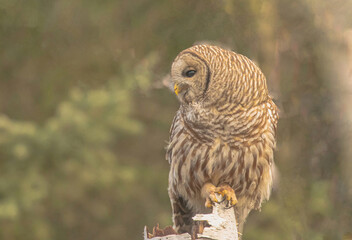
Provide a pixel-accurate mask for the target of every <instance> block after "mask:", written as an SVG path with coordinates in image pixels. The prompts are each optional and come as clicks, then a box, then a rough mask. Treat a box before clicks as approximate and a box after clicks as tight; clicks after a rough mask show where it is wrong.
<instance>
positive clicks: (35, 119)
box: [0, 0, 352, 240]
mask: <svg viewBox="0 0 352 240" xmlns="http://www.w3.org/2000/svg"><path fill="white" fill-rule="evenodd" d="M351 8H352V2H351V1H345V0H333V1H318V0H315V1H308V0H296V1H289V0H266V1H260V0H221V1H220V0H206V1H195V0H191V1H189V0H188V1H186V0H171V1H162V0H154V1H148V0H133V1H121V0H119V1H113V0H105V1H96V0H89V1H83V0H77V1H69V0H56V1H47V0H0V47H1V54H0V68H1V69H0V239H6V240H7V239H9V240H10V239H26V240H27V239H28V240H31V239H33V240H46V239H65V240H70V239H86V240H89V239H92V240H93V239H94V240H96V239H106V240H107V239H111V240H113V239H114V240H115V239H141V238H142V231H143V226H144V225H148V226H152V225H154V224H155V223H157V222H159V223H160V225H161V226H165V225H169V224H171V207H170V206H169V205H170V204H169V199H168V196H167V177H168V163H167V162H166V161H165V157H164V154H165V151H164V147H165V145H166V143H165V142H166V141H167V139H168V130H169V126H170V124H171V121H172V118H173V115H174V113H175V111H176V110H177V107H178V102H177V100H176V98H175V96H174V95H173V94H172V93H171V92H170V91H168V90H167V89H166V88H161V86H162V79H163V78H164V76H165V75H166V74H167V73H168V71H169V68H170V65H171V62H172V60H173V58H174V57H175V56H176V54H177V53H178V52H179V51H181V50H183V49H185V48H187V47H189V46H191V45H192V44H193V43H194V42H197V41H210V42H215V43H219V44H224V45H225V46H228V47H230V48H232V49H234V50H235V51H236V52H239V53H242V54H244V55H246V56H248V57H250V58H251V59H253V60H254V61H256V62H257V63H258V65H259V66H260V67H261V69H262V70H263V72H264V73H265V75H266V76H267V79H268V85H269V87H270V89H271V92H272V95H273V96H274V98H276V99H277V102H278V105H279V107H280V109H281V121H280V123H279V132H278V151H277V153H276V157H275V159H276V162H277V165H278V169H279V172H280V176H279V181H278V182H279V184H278V186H276V187H275V190H274V192H273V195H272V198H271V200H270V201H269V202H268V203H265V204H264V206H263V209H262V211H261V212H253V213H252V214H251V216H250V217H249V219H248V221H247V225H246V227H245V236H246V239H247V240H255V239H261V240H266V239H268V240H282V239H294V240H296V239H297V240H298V239H309V240H323V239H342V238H343V236H344V234H347V233H348V232H351V231H352V230H351V226H352V190H351V189H352V181H351V179H350V172H351V171H352V165H351V164H350V159H351V157H352V153H351V150H350V148H351V145H352V141H351V132H352V131H351V130H352V128H351V126H350V125H351V124H350V122H351V121H352V117H351V116H352V113H351V110H349V108H350V106H349V105H348V104H346V102H348V96H349V95H350V92H351V90H352V89H351V85H348V84H346V81H347V80H346V79H345V77H346V76H349V80H351V79H350V75H348V74H346V75H344V72H347V71H348V70H346V69H345V68H348V69H350V66H351V59H352V57H351V56H352V52H351V49H352V48H351V46H352V45H351V41H352V38H351V37H348V36H351V34H349V32H348V31H347V30H348V29H349V28H351V27H352V15H351V14H350V9H351ZM349 41H350V42H349ZM349 46H350V47H349ZM348 57H350V58H348ZM346 66H347V67H346ZM349 71H351V70H349ZM347 82H348V81H347ZM346 86H349V87H350V89H347V88H346ZM346 236H347V235H346Z"/></svg>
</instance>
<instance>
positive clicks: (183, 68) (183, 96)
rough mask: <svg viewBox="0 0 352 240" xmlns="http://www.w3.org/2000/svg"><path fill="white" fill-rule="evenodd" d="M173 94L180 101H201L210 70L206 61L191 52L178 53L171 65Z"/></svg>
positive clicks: (186, 102) (207, 83)
mask: <svg viewBox="0 0 352 240" xmlns="http://www.w3.org/2000/svg"><path fill="white" fill-rule="evenodd" d="M171 77H172V82H173V84H174V91H175V94H176V95H177V96H178V98H179V100H180V101H181V103H185V104H189V103H192V102H197V101H201V100H202V99H203V97H204V94H205V92H206V90H207V88H208V86H209V81H210V71H209V67H208V65H207V64H206V62H205V61H204V60H203V59H202V58H201V57H200V56H198V55H196V54H194V53H192V52H184V53H183V54H182V55H179V56H178V57H177V58H176V59H175V61H174V63H173V64H172V67H171Z"/></svg>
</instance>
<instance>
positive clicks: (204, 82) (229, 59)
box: [171, 44, 268, 108]
mask: <svg viewBox="0 0 352 240" xmlns="http://www.w3.org/2000/svg"><path fill="white" fill-rule="evenodd" d="M171 78H172V83H173V85H174V91H175V93H176V95H177V96H178V98H179V100H180V102H181V104H183V105H190V104H193V103H197V104H201V105H202V106H203V107H215V108H221V107H222V106H223V105H224V104H226V105H241V106H242V107H245V108H249V107H251V106H253V105H257V104H260V103H261V102H264V101H266V100H267V98H268V90H267V86H266V80H265V77H264V75H263V73H262V72H261V71H260V69H259V68H258V67H257V66H256V65H255V64H254V63H253V62H252V61H251V60H250V59H248V58H246V57H245V56H242V55H240V54H236V53H234V52H232V51H230V50H226V49H223V48H220V47H217V46H211V45H205V44H202V45H195V46H193V47H190V48H188V49H185V50H183V51H182V52H181V53H180V54H179V55H178V56H177V57H176V59H175V60H174V62H173V64H172V67H171Z"/></svg>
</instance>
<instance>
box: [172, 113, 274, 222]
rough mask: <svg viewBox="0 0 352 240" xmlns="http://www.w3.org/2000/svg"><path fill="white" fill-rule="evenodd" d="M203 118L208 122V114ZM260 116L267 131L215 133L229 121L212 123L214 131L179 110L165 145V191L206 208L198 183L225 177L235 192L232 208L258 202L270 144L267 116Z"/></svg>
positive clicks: (267, 185)
mask: <svg viewBox="0 0 352 240" xmlns="http://www.w3.org/2000/svg"><path fill="white" fill-rule="evenodd" d="M188 117H190V116H188ZM191 117H193V118H194V117H195V116H191ZM206 122H207V123H208V124H211V121H210V120H208V121H206ZM265 122H266V124H269V125H268V126H267V127H266V129H267V130H266V131H263V132H260V133H257V134H256V136H255V137H248V138H244V137H243V136H241V135H240V134H237V135H236V134H235V135H231V134H230V135H229V134H226V135H222V134H220V133H221V128H224V127H228V128H229V127H231V126H229V124H227V125H226V124H224V123H216V125H217V126H219V129H220V130H219V133H218V132H217V131H216V130H214V128H212V129H210V127H206V128H201V127H200V126H199V121H198V123H197V124H198V126H194V125H191V124H192V123H190V122H188V121H187V116H185V115H183V113H182V111H179V112H178V113H177V114H176V116H175V118H174V122H173V125H172V128H171V137H170V142H169V145H168V148H167V159H168V160H169V162H170V163H171V169H170V175H169V191H171V192H174V193H175V194H177V195H180V196H182V197H183V198H184V199H187V205H188V207H190V208H191V209H193V210H194V211H195V212H208V211H209V209H206V208H205V207H204V199H202V198H201V196H200V191H201V188H202V186H203V185H204V184H205V183H207V182H211V183H212V184H214V185H215V186H217V185H219V184H224V183H226V184H228V185H230V186H231V187H232V188H233V189H234V190H235V193H236V196H237V198H238V204H237V205H236V206H235V210H236V208H237V209H253V208H260V205H261V202H262V201H263V200H264V199H268V198H269V196H270V190H271V185H272V173H271V168H272V164H273V148H274V144H275V141H274V134H273V129H271V128H270V121H266V120H265ZM190 125H191V126H190ZM221 125H222V126H221ZM246 127H248V126H246ZM200 131H202V132H200ZM247 136H248V133H247ZM242 215H243V214H242Z"/></svg>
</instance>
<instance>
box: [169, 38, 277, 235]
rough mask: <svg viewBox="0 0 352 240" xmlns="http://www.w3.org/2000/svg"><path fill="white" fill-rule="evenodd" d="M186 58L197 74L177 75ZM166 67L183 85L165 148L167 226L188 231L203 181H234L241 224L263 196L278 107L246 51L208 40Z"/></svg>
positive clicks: (199, 209)
mask: <svg viewBox="0 0 352 240" xmlns="http://www.w3.org/2000/svg"><path fill="white" fill-rule="evenodd" d="M192 64H193V65H192ZM186 65H187V66H188V65H191V66H195V68H198V69H200V70H199V72H200V73H199V78H197V79H194V80H192V82H191V81H190V80H188V79H186V80H184V79H182V78H181V73H178V72H182V71H184V70H183V68H184V67H185V66H186ZM204 65H206V66H204ZM202 69H203V70H202ZM171 74H172V77H173V79H174V81H175V82H176V83H178V84H188V85H187V86H188V87H189V88H188V89H187V91H186V93H185V94H183V95H182V96H179V98H180V102H181V106H180V109H179V110H178V111H177V113H176V115H175V118H174V120H173V123H172V126H171V129H170V140H169V144H168V146H167V153H166V158H167V160H168V161H169V163H170V166H171V167H170V173H169V195H170V199H171V203H172V207H173V220H174V225H175V228H176V229H177V230H178V231H179V232H187V231H190V228H191V226H190V225H191V224H192V220H191V217H192V216H194V215H195V214H197V213H207V212H209V211H210V210H209V209H207V208H205V206H204V203H205V199H202V198H201V194H200V191H201V188H202V186H203V185H204V184H205V183H207V182H211V183H212V184H214V185H215V186H218V185H219V184H224V183H226V184H228V185H230V186H231V187H232V188H233V189H234V191H235V193H236V196H237V199H238V203H237V204H236V205H235V207H234V210H235V211H236V217H237V218H238V222H239V223H240V224H243V223H244V221H245V219H246V217H247V215H248V213H249V212H250V211H251V210H252V209H259V208H260V207H261V203H262V201H264V200H267V199H269V196H270V191H271V186H272V181H273V176H272V168H273V164H274V162H273V150H274V148H275V132H276V127H277V121H278V111H277V108H276V106H275V104H274V103H273V101H272V100H271V98H270V96H269V95H268V90H267V87H266V80H265V77H264V75H263V74H262V73H261V71H260V70H259V68H258V67H257V66H255V64H254V63H253V62H252V61H250V60H249V59H248V58H246V57H244V56H242V55H239V54H236V53H234V52H231V51H228V50H224V49H221V48H219V47H215V46H208V45H197V46H193V47H192V48H190V49H186V50H185V51H183V52H181V53H180V54H179V56H178V57H177V58H176V59H175V61H174V64H173V66H172V72H171ZM207 76H210V80H209V81H208V80H207V79H206V78H207Z"/></svg>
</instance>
